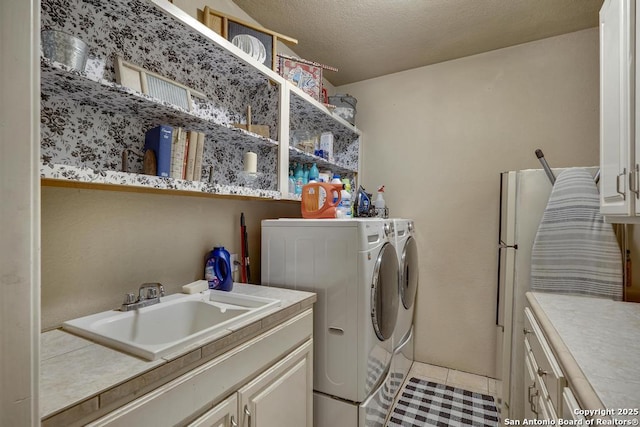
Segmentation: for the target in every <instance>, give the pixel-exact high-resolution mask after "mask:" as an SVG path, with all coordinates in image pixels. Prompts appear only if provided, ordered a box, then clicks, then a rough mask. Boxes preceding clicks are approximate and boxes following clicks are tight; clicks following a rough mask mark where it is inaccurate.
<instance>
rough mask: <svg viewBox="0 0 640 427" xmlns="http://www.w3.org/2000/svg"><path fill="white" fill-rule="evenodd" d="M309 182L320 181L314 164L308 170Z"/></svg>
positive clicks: (318, 172)
mask: <svg viewBox="0 0 640 427" xmlns="http://www.w3.org/2000/svg"><path fill="white" fill-rule="evenodd" d="M311 181H316V182H318V181H320V171H319V170H318V166H316V164H315V163H314V164H312V165H311V168H309V182H311Z"/></svg>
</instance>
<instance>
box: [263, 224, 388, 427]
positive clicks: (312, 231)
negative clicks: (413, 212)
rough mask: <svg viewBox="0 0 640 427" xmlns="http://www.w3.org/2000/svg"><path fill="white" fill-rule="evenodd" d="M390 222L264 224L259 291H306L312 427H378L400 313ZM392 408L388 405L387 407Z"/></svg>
mask: <svg viewBox="0 0 640 427" xmlns="http://www.w3.org/2000/svg"><path fill="white" fill-rule="evenodd" d="M392 229H393V221H392V220H383V219H376V218H358V219H318V220H311V219H279V220H265V221H262V253H261V257H262V261H261V267H262V284H263V285H267V286H277V287H282V288H290V289H298V290H304V291H311V292H315V293H316V294H317V301H316V304H315V306H314V337H313V339H314V406H315V408H316V409H315V410H314V426H316V427H323V426H336V425H340V426H345V427H349V426H354V427H356V426H358V427H359V426H365V425H367V426H370V425H383V423H384V420H385V418H386V415H387V413H388V411H389V409H390V406H391V405H390V404H388V405H386V404H381V402H386V400H387V399H384V398H381V397H376V396H377V395H378V394H381V393H384V392H385V390H387V389H388V388H389V386H388V384H385V382H386V381H387V380H388V379H389V373H390V371H391V369H390V368H391V358H392V354H393V350H394V349H393V336H394V335H393V334H394V330H395V324H396V322H397V320H398V317H397V315H398V309H399V306H400V302H399V294H398V283H399V282H398V281H399V276H400V273H399V268H398V256H397V254H396V252H395V249H394V245H393V242H394V239H395V235H394V234H393V233H392ZM392 402H393V401H391V402H390V403H392Z"/></svg>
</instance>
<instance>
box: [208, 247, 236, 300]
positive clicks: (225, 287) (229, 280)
mask: <svg viewBox="0 0 640 427" xmlns="http://www.w3.org/2000/svg"><path fill="white" fill-rule="evenodd" d="M204 278H205V279H206V281H207V282H209V289H216V290H220V291H230V290H231V289H233V277H232V269H231V254H229V251H227V250H226V249H225V248H224V246H216V247H214V248H213V250H212V251H211V252H209V253H208V254H207V259H206V263H205V267H204Z"/></svg>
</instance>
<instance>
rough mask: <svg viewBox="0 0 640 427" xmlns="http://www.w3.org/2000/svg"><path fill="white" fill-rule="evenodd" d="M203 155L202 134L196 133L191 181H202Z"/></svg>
mask: <svg viewBox="0 0 640 427" xmlns="http://www.w3.org/2000/svg"><path fill="white" fill-rule="evenodd" d="M203 155H204V133H202V132H198V143H197V146H196V153H195V163H194V166H193V180H194V181H202V156H203Z"/></svg>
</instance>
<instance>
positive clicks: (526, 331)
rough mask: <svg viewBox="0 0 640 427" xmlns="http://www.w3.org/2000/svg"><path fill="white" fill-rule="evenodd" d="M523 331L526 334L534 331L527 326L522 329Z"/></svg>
mask: <svg viewBox="0 0 640 427" xmlns="http://www.w3.org/2000/svg"><path fill="white" fill-rule="evenodd" d="M522 332H524V334H525V335H527V334H532V333H533V331H532V330H531V329H527V328H524V329H523V330H522Z"/></svg>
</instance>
